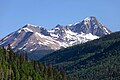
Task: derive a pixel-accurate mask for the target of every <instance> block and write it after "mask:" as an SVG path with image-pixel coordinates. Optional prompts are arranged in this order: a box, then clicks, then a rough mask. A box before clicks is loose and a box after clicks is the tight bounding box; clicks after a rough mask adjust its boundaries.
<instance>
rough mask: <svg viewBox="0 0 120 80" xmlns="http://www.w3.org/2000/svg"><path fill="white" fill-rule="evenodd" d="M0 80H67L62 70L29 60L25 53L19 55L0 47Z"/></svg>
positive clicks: (9, 49)
mask: <svg viewBox="0 0 120 80" xmlns="http://www.w3.org/2000/svg"><path fill="white" fill-rule="evenodd" d="M0 80H67V77H66V74H65V72H64V70H59V71H58V70H57V69H53V67H52V65H49V66H46V65H45V64H41V63H40V62H38V61H30V60H29V59H28V58H27V54H24V55H20V54H17V53H14V52H13V51H12V49H11V47H10V45H8V48H7V49H5V48H4V47H0Z"/></svg>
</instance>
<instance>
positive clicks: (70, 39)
mask: <svg viewBox="0 0 120 80" xmlns="http://www.w3.org/2000/svg"><path fill="white" fill-rule="evenodd" d="M110 33H111V31H110V30H108V29H107V28H106V27H105V26H104V25H102V24H101V23H100V22H99V21H98V20H97V19H96V18H95V17H93V16H91V17H87V18H85V19H84V20H83V21H82V22H78V23H75V24H72V25H67V26H62V25H57V26H56V27H55V28H53V29H51V30H46V29H45V28H43V27H41V26H35V25H31V24H27V25H25V26H24V27H22V28H20V29H19V30H17V31H15V32H12V33H11V34H9V35H7V36H6V37H4V38H3V39H1V40H0V46H5V47H6V46H7V45H8V44H11V46H12V49H13V50H14V51H18V50H20V51H25V52H29V53H31V52H32V53H33V52H36V51H37V53H38V52H39V51H42V52H43V53H41V55H39V56H44V55H45V54H47V53H50V52H53V51H54V50H58V49H62V48H66V47H69V46H73V45H76V44H80V43H84V42H87V41H90V40H94V39H97V38H99V37H102V36H104V35H107V34H110ZM44 51H45V54H44ZM37 57H38V55H37Z"/></svg>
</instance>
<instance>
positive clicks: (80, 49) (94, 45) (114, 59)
mask: <svg viewBox="0 0 120 80" xmlns="http://www.w3.org/2000/svg"><path fill="white" fill-rule="evenodd" d="M40 61H42V62H45V63H51V64H53V65H54V66H55V67H63V68H64V69H65V70H66V73H68V75H70V76H72V78H76V77H75V76H77V77H78V79H80V80H81V79H83V80H86V79H90V80H98V79H119V78H120V77H119V76H120V69H119V67H120V32H116V33H112V34H110V35H107V36H105V37H102V38H100V39H97V40H94V41H89V42H87V43H84V44H80V45H76V46H73V47H69V48H66V49H62V50H59V51H56V52H53V53H52V54H49V55H47V56H45V57H43V58H42V59H41V60H40ZM76 80H77V79H76Z"/></svg>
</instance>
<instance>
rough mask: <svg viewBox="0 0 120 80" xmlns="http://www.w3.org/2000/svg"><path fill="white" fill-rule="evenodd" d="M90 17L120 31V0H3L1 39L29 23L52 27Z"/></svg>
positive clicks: (0, 23) (0, 24) (0, 19)
mask: <svg viewBox="0 0 120 80" xmlns="http://www.w3.org/2000/svg"><path fill="white" fill-rule="evenodd" d="M88 16H95V17H96V18H97V19H98V20H99V21H100V22H101V23H103V24H104V25H105V26H106V27H107V28H109V29H110V30H111V31H113V32H115V31H120V19H119V18H120V0H0V38H2V37H4V36H6V35H8V34H9V33H11V32H13V31H15V30H17V29H19V28H21V27H22V26H24V25H25V24H28V23H29V24H34V25H40V26H43V27H45V28H47V29H51V28H53V27H55V26H56V25H57V24H61V25H68V24H73V23H75V22H78V21H81V20H83V19H84V18H86V17H88Z"/></svg>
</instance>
